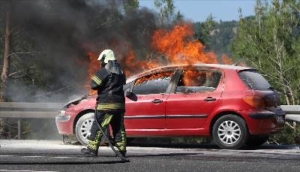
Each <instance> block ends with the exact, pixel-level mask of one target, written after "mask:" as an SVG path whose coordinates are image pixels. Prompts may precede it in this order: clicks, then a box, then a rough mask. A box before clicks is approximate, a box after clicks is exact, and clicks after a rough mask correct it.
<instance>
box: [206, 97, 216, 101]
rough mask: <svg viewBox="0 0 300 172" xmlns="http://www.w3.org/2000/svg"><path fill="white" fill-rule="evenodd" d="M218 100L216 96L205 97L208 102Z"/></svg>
mask: <svg viewBox="0 0 300 172" xmlns="http://www.w3.org/2000/svg"><path fill="white" fill-rule="evenodd" d="M216 100H217V99H216V98H214V97H206V98H205V99H204V101H207V102H211V101H216Z"/></svg>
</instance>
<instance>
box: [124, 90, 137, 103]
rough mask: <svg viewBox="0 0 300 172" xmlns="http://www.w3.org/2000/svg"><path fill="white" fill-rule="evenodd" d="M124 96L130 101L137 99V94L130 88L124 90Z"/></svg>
mask: <svg viewBox="0 0 300 172" xmlns="http://www.w3.org/2000/svg"><path fill="white" fill-rule="evenodd" d="M124 94H125V96H126V97H127V98H129V99H130V100H132V101H137V96H136V95H135V94H134V93H133V92H132V90H131V89H127V90H125V93H124Z"/></svg>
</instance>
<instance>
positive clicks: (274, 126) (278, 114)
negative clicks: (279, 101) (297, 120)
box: [245, 109, 286, 135]
mask: <svg viewBox="0 0 300 172" xmlns="http://www.w3.org/2000/svg"><path fill="white" fill-rule="evenodd" d="M245 114H246V115H245V118H247V119H246V121H247V127H248V129H249V133H250V134H252V135H270V134H272V133H277V132H279V131H281V130H282V129H283V127H284V124H285V114H286V113H285V112H284V111H282V110H281V109H277V110H276V111H268V110H261V111H250V112H249V111H248V112H246V113H245Z"/></svg>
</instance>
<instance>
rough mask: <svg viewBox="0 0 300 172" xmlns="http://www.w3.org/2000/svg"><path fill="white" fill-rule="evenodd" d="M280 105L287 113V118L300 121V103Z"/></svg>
mask: <svg viewBox="0 0 300 172" xmlns="http://www.w3.org/2000/svg"><path fill="white" fill-rule="evenodd" d="M280 107H281V109H282V110H283V111H285V113H286V115H285V119H286V120H288V121H296V122H300V105H281V106H280Z"/></svg>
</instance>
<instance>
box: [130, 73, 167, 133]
mask: <svg viewBox="0 0 300 172" xmlns="http://www.w3.org/2000/svg"><path fill="white" fill-rule="evenodd" d="M171 76H172V72H160V73H155V74H150V75H147V76H144V77H141V78H138V79H137V80H135V81H134V82H133V87H132V93H133V95H132V96H131V97H127V98H126V115H125V119H126V120H125V125H126V131H127V132H133V131H142V130H141V129H144V130H150V129H164V128H165V127H166V125H165V124H166V121H165V112H166V99H167V97H168V95H167V94H166V90H167V88H168V86H169V83H170V80H171Z"/></svg>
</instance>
